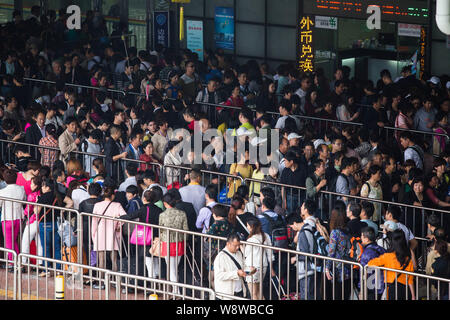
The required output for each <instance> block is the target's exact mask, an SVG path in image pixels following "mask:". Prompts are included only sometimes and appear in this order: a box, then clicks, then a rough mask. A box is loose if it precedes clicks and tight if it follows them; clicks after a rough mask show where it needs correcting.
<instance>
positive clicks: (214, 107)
mask: <svg viewBox="0 0 450 320" xmlns="http://www.w3.org/2000/svg"><path fill="white" fill-rule="evenodd" d="M24 80H26V81H35V82H42V83H48V84H56V82H54V81H48V80H41V79H33V78H24ZM66 85H68V86H72V87H78V88H84V89H92V90H101V89H100V88H98V87H92V86H84V85H78V84H71V83H66ZM107 91H108V92H112V93H118V94H121V95H123V96H125V95H127V94H128V95H133V96H138V97H144V96H145V94H143V93H138V92H133V91H123V90H116V89H109V88H108V89H107ZM167 99H168V100H177V99H173V98H167ZM197 103H198V104H200V105H203V106H205V107H206V108H207V110H206V112H207V114H208V116H212V113H213V114H214V118H211V117H210V119H214V120H216V121H217V119H219V117H218V115H217V111H218V110H220V109H232V110H235V109H240V108H239V107H233V106H226V105H224V104H214V103H207V102H197ZM366 107H367V106H366ZM268 113H269V114H272V115H273V116H275V117H279V116H280V113H278V112H268ZM292 116H294V117H298V118H300V119H303V120H308V121H318V122H319V128H322V122H324V123H325V126H324V128H327V127H328V126H329V123H331V124H337V125H338V126H339V128H340V129H342V127H343V126H344V125H345V126H359V127H361V126H364V125H363V124H361V123H358V122H350V121H342V120H331V119H323V118H317V117H311V116H304V115H292ZM379 130H380V133H381V132H382V131H383V130H386V137H387V138H389V132H390V131H392V132H397V131H400V132H401V131H409V132H412V133H414V134H419V135H423V136H424V137H426V136H431V137H444V138H446V139H447V141H448V140H450V136H449V135H447V134H442V133H437V132H433V131H430V132H428V131H421V130H412V129H403V128H396V127H391V126H384V127H382V128H379Z"/></svg>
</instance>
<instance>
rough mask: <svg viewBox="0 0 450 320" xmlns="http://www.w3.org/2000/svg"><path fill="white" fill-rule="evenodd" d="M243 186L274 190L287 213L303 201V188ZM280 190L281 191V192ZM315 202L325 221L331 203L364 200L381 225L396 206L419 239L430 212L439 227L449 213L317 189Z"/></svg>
mask: <svg viewBox="0 0 450 320" xmlns="http://www.w3.org/2000/svg"><path fill="white" fill-rule="evenodd" d="M244 183H245V184H246V185H250V183H260V184H261V186H270V187H271V188H273V189H274V191H275V195H276V197H278V196H279V195H281V206H282V207H283V208H285V209H287V210H288V213H291V212H293V211H296V212H298V207H299V204H301V203H302V202H303V201H304V200H305V199H306V188H305V187H297V186H291V185H286V184H282V183H277V182H269V181H264V180H258V179H251V178H246V179H244ZM283 189H284V190H285V191H283ZM251 195H253V190H250V196H251ZM317 197H318V199H316V200H318V201H319V205H318V207H319V210H318V212H317V213H316V214H317V217H320V218H321V219H323V220H328V218H329V216H328V213H329V212H331V209H332V208H333V205H334V203H335V202H336V200H342V199H343V198H347V200H346V201H344V202H345V203H348V201H357V202H360V201H367V202H371V203H373V204H374V207H375V212H374V217H372V218H373V219H372V220H374V222H378V223H379V224H381V223H382V216H383V213H384V211H385V209H386V208H387V206H388V205H396V206H399V207H400V208H401V209H402V210H403V213H404V215H403V218H404V220H403V221H404V223H405V225H406V226H407V227H409V228H410V229H411V230H412V231H413V233H414V234H415V235H417V236H419V237H425V236H426V235H427V225H426V217H427V216H429V215H430V214H432V213H435V214H438V215H439V216H440V219H441V225H443V224H444V220H445V219H449V218H450V216H449V214H450V211H447V210H443V209H435V208H427V207H423V208H420V207H417V206H414V205H409V204H404V203H398V202H391V201H385V200H378V199H371V198H364V197H361V196H353V195H344V194H340V193H336V192H331V191H327V190H320V192H319V193H318V194H317Z"/></svg>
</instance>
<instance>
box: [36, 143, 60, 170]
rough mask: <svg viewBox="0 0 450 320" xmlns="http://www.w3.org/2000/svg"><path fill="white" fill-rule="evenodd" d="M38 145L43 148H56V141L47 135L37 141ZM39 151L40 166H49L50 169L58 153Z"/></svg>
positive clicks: (46, 150)
mask: <svg viewBox="0 0 450 320" xmlns="http://www.w3.org/2000/svg"><path fill="white" fill-rule="evenodd" d="M39 145H40V146H44V147H53V148H57V147H58V141H57V140H55V139H54V138H53V137H52V136H50V135H48V136H46V137H44V138H41V140H39ZM39 151H40V152H41V155H42V156H41V164H42V165H43V166H49V167H50V168H52V167H53V164H54V163H55V161H56V159H57V155H58V151H55V150H50V149H44V148H39Z"/></svg>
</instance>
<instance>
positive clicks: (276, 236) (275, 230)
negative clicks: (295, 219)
mask: <svg viewBox="0 0 450 320" xmlns="http://www.w3.org/2000/svg"><path fill="white" fill-rule="evenodd" d="M262 215H263V216H264V217H266V219H267V220H268V221H269V223H270V234H271V235H272V245H273V246H274V247H277V248H283V249H287V248H288V245H289V240H288V228H287V224H286V222H285V221H284V219H283V218H282V217H281V216H279V215H278V216H277V219H276V220H274V219H273V218H271V217H270V216H269V215H267V214H265V213H263V214H262Z"/></svg>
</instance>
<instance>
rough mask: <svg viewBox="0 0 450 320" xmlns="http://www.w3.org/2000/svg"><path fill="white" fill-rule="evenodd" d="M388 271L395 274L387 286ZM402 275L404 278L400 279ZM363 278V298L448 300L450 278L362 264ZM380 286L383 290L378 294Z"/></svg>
mask: <svg viewBox="0 0 450 320" xmlns="http://www.w3.org/2000/svg"><path fill="white" fill-rule="evenodd" d="M388 272H390V273H394V274H395V279H394V282H392V283H391V284H390V285H389V287H388V284H387V283H386V279H387V273H388ZM402 276H403V277H404V278H403V279H402V281H400V280H399V278H401V277H402ZM364 278H365V281H366V284H367V285H366V286H365V287H364V300H449V290H450V279H445V278H439V277H434V276H429V275H426V274H419V273H415V272H408V271H404V270H398V269H392V268H386V267H378V266H369V265H366V266H364ZM380 280H384V281H380ZM410 282H412V283H411V284H410V285H409V283H410ZM405 284H408V285H405ZM382 286H383V287H384V292H383V293H382V294H378V292H379V291H381V290H382V289H383V287H382ZM389 290H392V291H394V292H392V291H391V292H389ZM412 290H414V299H412V298H413V296H412V293H413V292H412Z"/></svg>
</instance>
